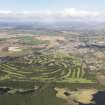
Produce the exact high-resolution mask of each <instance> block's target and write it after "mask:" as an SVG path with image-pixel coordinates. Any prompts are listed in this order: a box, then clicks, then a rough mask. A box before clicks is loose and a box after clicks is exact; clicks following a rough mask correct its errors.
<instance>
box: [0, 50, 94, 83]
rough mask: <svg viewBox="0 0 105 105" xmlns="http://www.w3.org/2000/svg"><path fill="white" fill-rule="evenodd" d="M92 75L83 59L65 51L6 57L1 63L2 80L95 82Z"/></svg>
mask: <svg viewBox="0 0 105 105" xmlns="http://www.w3.org/2000/svg"><path fill="white" fill-rule="evenodd" d="M90 77H93V75H92V74H89V70H88V69H87V68H86V66H85V64H84V63H83V62H82V60H81V59H80V58H78V57H74V56H73V55H71V54H69V53H65V52H52V53H41V54H40V53H39V54H32V55H27V56H21V57H4V58H2V60H1V63H0V80H28V81H29V80H30V81H40V82H57V83H61V82H62V83H64V82H66V83H93V82H94V81H95V80H94V79H90Z"/></svg>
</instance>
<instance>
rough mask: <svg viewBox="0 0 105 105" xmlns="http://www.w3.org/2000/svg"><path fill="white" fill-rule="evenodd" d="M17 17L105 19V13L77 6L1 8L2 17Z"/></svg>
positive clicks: (52, 19) (51, 19) (0, 15)
mask: <svg viewBox="0 0 105 105" xmlns="http://www.w3.org/2000/svg"><path fill="white" fill-rule="evenodd" d="M1 17H2V18H16V19H39V20H45V21H47V20H48V21H55V20H59V19H61V20H63V19H70V18H74V19H77V18H79V19H93V20H94V19H99V20H101V19H105V13H103V12H99V11H88V10H79V9H76V8H65V9H63V10H56V11H54V10H40V11H28V10H25V11H11V10H7V11H6V10H0V18H1Z"/></svg>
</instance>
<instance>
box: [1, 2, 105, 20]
mask: <svg viewBox="0 0 105 105" xmlns="http://www.w3.org/2000/svg"><path fill="white" fill-rule="evenodd" d="M1 17H2V18H4V17H8V18H31V19H35V18H37V19H43V20H50V21H52V20H54V19H59V18H60V19H68V18H70V17H75V18H90V17H91V18H92V19H93V18H94V17H95V18H97V19H99V20H101V19H104V17H105V0H0V18H1Z"/></svg>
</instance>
